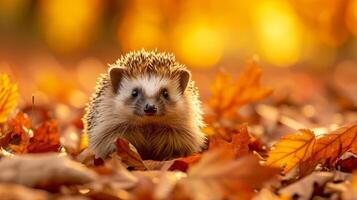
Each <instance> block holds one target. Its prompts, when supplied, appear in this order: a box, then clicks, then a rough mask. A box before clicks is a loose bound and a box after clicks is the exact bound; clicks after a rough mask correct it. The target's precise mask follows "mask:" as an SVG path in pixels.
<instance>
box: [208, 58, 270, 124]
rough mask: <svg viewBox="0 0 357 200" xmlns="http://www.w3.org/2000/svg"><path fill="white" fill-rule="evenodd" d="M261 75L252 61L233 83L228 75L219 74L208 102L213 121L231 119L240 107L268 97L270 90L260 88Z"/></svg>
mask: <svg viewBox="0 0 357 200" xmlns="http://www.w3.org/2000/svg"><path fill="white" fill-rule="evenodd" d="M261 75H262V71H261V69H260V68H259V66H258V65H257V63H256V62H255V61H253V60H250V61H248V62H247V64H246V68H245V70H244V71H243V72H242V73H241V74H240V75H239V77H238V78H237V80H235V81H233V80H232V77H231V76H230V75H229V74H227V73H224V72H220V73H219V74H218V75H217V78H216V80H215V81H214V83H213V85H212V87H211V91H212V96H211V98H210V100H209V105H210V107H211V108H212V110H213V111H214V113H215V115H216V117H214V118H213V119H214V120H217V119H218V120H219V119H221V118H227V119H231V118H232V117H234V116H235V114H236V113H237V110H238V109H239V108H240V107H241V106H243V105H246V104H249V103H253V102H256V101H259V100H261V99H264V98H265V97H267V96H269V95H270V94H271V93H272V90H271V89H268V88H265V87H261V86H260V78H261Z"/></svg>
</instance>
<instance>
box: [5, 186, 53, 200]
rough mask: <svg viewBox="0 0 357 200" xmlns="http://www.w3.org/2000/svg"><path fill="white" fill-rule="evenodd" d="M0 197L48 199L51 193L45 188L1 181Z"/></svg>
mask: <svg viewBox="0 0 357 200" xmlns="http://www.w3.org/2000/svg"><path fill="white" fill-rule="evenodd" d="M0 197H1V199H3V200H48V199H49V198H50V194H49V193H48V192H46V191H43V190H39V189H33V188H28V187H25V186H22V185H16V184H8V183H1V184H0Z"/></svg>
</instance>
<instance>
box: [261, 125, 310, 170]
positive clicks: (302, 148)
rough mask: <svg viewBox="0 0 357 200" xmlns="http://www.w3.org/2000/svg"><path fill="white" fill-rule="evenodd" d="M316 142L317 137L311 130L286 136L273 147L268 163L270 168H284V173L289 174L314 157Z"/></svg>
mask: <svg viewBox="0 0 357 200" xmlns="http://www.w3.org/2000/svg"><path fill="white" fill-rule="evenodd" d="M315 142H316V138H315V135H314V133H313V132H312V131H310V130H300V132H299V133H298V134H288V135H285V136H283V137H282V138H281V139H280V140H279V141H278V142H277V143H276V144H275V145H274V146H273V148H272V150H271V151H270V152H269V157H268V160H267V162H266V163H267V165H269V166H273V167H280V168H283V169H284V173H287V172H289V171H290V170H291V169H292V168H294V167H295V166H296V165H297V164H299V163H300V162H302V161H305V160H307V159H308V158H310V157H311V156H312V154H313V149H314V145H315Z"/></svg>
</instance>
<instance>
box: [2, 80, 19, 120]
mask: <svg viewBox="0 0 357 200" xmlns="http://www.w3.org/2000/svg"><path fill="white" fill-rule="evenodd" d="M18 95H19V94H18V91H17V85H16V84H12V83H10V80H9V76H8V75H7V74H2V75H0V123H3V122H5V121H6V119H7V117H8V115H9V114H10V113H11V111H12V110H13V109H14V108H15V106H16V104H17V97H18Z"/></svg>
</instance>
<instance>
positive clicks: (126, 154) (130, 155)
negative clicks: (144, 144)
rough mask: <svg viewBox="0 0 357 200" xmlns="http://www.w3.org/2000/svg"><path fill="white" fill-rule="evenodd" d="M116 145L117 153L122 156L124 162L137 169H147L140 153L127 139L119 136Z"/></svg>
mask: <svg viewBox="0 0 357 200" xmlns="http://www.w3.org/2000/svg"><path fill="white" fill-rule="evenodd" d="M115 145H116V149H117V151H116V153H117V155H118V156H119V157H120V158H121V160H122V162H123V163H125V164H127V165H128V166H129V167H133V168H134V169H137V170H144V169H146V167H145V164H144V162H143V160H142V159H141V156H140V154H139V153H138V151H137V150H136V149H135V147H134V146H133V145H132V144H130V143H129V142H128V141H126V140H125V139H123V138H120V137H118V138H117V140H116V142H115Z"/></svg>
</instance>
